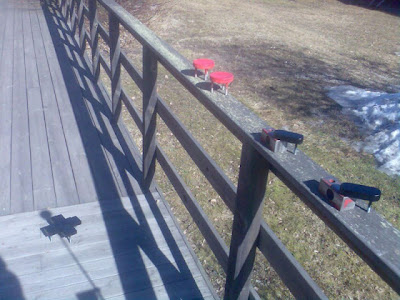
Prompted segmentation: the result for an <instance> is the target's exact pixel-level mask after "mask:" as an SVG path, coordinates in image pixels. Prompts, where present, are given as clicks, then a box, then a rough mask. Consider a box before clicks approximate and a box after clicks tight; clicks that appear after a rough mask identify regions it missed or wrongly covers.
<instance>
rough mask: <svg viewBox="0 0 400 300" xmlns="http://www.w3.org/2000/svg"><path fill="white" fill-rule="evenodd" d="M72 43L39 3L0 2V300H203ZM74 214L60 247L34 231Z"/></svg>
mask: <svg viewBox="0 0 400 300" xmlns="http://www.w3.org/2000/svg"><path fill="white" fill-rule="evenodd" d="M79 53H80V51H79V49H78V46H77V44H76V41H75V39H74V38H73V37H71V35H70V31H69V29H68V27H67V26H66V24H65V23H64V22H63V21H62V19H61V18H60V15H59V14H57V12H56V11H54V10H53V9H51V8H50V9H49V8H48V7H47V6H43V7H41V4H40V1H39V0H0V58H1V59H0V228H1V229H0V282H1V283H2V284H0V299H3V298H4V299H9V298H13V299H17V298H21V299H55V298H57V299H60V298H63V299H64V298H65V299H71V298H75V299H106V298H115V299H120V298H121V299H125V298H126V299H144V298H146V299H148V298H166V299H167V298H184V299H188V298H213V297H215V293H214V292H213V291H212V288H211V287H210V284H209V282H208V280H207V279H206V276H205V274H204V271H203V270H202V268H201V266H200V265H199V263H198V260H197V258H196V257H195V255H194V254H193V252H192V250H191V249H190V248H189V247H188V244H187V241H186V240H185V238H184V236H183V234H182V232H181V231H180V230H179V228H178V226H177V224H176V221H175V219H174V218H173V216H172V215H171V213H170V210H169V209H168V205H167V204H166V202H165V200H164V199H163V197H162V196H161V195H159V194H158V192H157V191H155V192H153V193H143V191H142V190H141V188H140V185H139V183H138V182H139V181H140V178H141V176H142V174H141V167H140V166H141V156H140V152H139V151H138V150H137V148H136V147H135V145H134V144H133V142H132V140H131V139H130V137H129V134H128V132H127V131H126V128H125V127H124V126H123V125H121V124H119V125H112V124H111V122H110V119H111V111H110V106H109V102H110V101H109V98H108V96H107V95H106V93H105V90H104V88H102V87H99V86H98V85H97V84H94V83H93V77H92V74H91V72H90V69H89V68H88V66H87V65H86V64H85V61H84V60H83V59H82V57H81V56H80V54H79ZM43 212H47V214H53V215H57V214H63V216H65V218H68V217H78V218H79V219H80V220H81V221H82V224H81V225H79V226H77V234H76V235H75V236H74V237H73V238H72V241H71V243H68V241H67V240H66V239H65V238H61V237H57V236H56V237H54V238H53V239H52V241H49V240H48V239H47V238H46V237H45V236H44V235H43V234H42V232H41V231H40V228H42V227H43V226H46V224H47V225H48V220H47V219H46V217H45V216H46V213H45V214H44V213H43Z"/></svg>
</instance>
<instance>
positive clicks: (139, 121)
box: [121, 89, 143, 132]
mask: <svg viewBox="0 0 400 300" xmlns="http://www.w3.org/2000/svg"><path fill="white" fill-rule="evenodd" d="M121 98H122V101H123V102H124V104H125V107H126V109H127V110H128V112H129V114H130V115H131V117H132V119H133V120H134V121H135V123H136V126H137V127H138V129H139V130H140V131H141V132H142V130H143V121H142V117H141V115H140V112H139V111H138V110H137V108H136V107H135V105H134V104H133V102H132V100H131V99H129V96H128V95H127V94H126V92H125V90H124V89H122V92H121Z"/></svg>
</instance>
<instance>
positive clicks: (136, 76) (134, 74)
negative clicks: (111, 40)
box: [121, 50, 143, 90]
mask: <svg viewBox="0 0 400 300" xmlns="http://www.w3.org/2000/svg"><path fill="white" fill-rule="evenodd" d="M121 63H122V65H123V66H124V68H125V70H126V72H128V74H129V76H130V77H131V78H132V80H133V81H134V82H135V83H136V85H137V86H138V87H139V89H140V90H142V89H143V76H142V74H141V72H140V71H139V70H138V69H137V68H136V67H135V66H134V64H133V63H132V62H131V61H130V60H129V58H128V56H127V55H126V53H125V52H124V51H122V50H121Z"/></svg>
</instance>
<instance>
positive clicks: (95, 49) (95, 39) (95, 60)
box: [89, 0, 100, 81]
mask: <svg viewBox="0 0 400 300" xmlns="http://www.w3.org/2000/svg"><path fill="white" fill-rule="evenodd" d="M89 21H90V47H91V48H92V72H93V76H94V78H95V80H96V81H97V80H99V75H100V62H99V55H100V50H99V36H98V34H99V21H98V20H97V0H89Z"/></svg>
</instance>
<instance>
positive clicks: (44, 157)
mask: <svg viewBox="0 0 400 300" xmlns="http://www.w3.org/2000/svg"><path fill="white" fill-rule="evenodd" d="M27 93H28V103H29V104H28V107H29V125H30V126H29V135H30V141H31V148H30V151H31V157H32V183H33V200H34V205H33V209H34V210H39V209H43V208H47V207H52V206H54V204H55V201H56V194H55V191H54V182H53V173H52V170H51V161H50V153H49V147H48V143H47V134H46V124H45V120H44V114H43V107H42V96H41V93H40V88H39V87H36V88H30V89H28V92H27Z"/></svg>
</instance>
